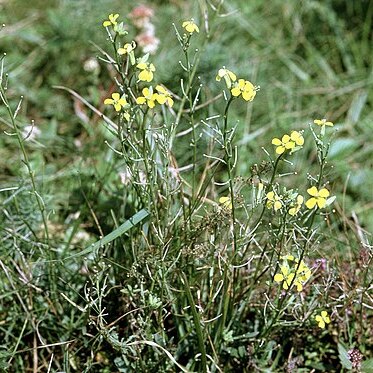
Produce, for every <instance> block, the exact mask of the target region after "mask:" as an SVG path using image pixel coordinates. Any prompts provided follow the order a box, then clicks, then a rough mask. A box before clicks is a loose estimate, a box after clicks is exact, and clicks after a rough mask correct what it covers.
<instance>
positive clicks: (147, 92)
mask: <svg viewBox="0 0 373 373" xmlns="http://www.w3.org/2000/svg"><path fill="white" fill-rule="evenodd" d="M155 89H156V91H157V92H154V91H153V87H151V86H150V87H149V88H148V87H145V88H144V89H143V90H142V94H143V96H140V97H137V99H136V103H138V104H139V105H144V104H146V105H147V106H148V107H149V108H150V109H152V108H153V107H154V106H155V105H156V103H158V104H160V105H163V104H165V103H167V105H168V106H169V107H172V105H173V104H174V101H173V99H172V97H171V94H170V92H169V91H167V90H166V89H165V88H164V87H162V86H161V85H157V86H156V87H155Z"/></svg>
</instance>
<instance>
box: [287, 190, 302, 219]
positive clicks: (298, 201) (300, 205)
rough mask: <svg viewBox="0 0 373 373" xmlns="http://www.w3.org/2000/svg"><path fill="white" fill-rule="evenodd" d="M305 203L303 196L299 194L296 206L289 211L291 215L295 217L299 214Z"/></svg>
mask: <svg viewBox="0 0 373 373" xmlns="http://www.w3.org/2000/svg"><path fill="white" fill-rule="evenodd" d="M303 201H304V198H303V196H301V195H300V194H298V195H297V199H296V201H295V205H294V206H293V207H291V208H290V209H289V214H290V215H291V216H294V215H296V214H298V212H299V210H300V208H301V207H302V204H303Z"/></svg>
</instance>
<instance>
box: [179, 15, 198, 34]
mask: <svg viewBox="0 0 373 373" xmlns="http://www.w3.org/2000/svg"><path fill="white" fill-rule="evenodd" d="M182 27H183V28H184V29H185V30H186V31H187V32H189V34H193V32H199V28H198V26H197V25H196V24H195V23H194V19H193V18H192V19H191V20H190V21H184V22H183V24H182Z"/></svg>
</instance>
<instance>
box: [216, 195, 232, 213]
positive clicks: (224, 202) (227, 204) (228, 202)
mask: <svg viewBox="0 0 373 373" xmlns="http://www.w3.org/2000/svg"><path fill="white" fill-rule="evenodd" d="M219 203H221V204H222V205H223V206H224V207H227V208H229V209H230V210H232V208H233V204H232V200H231V197H220V198H219Z"/></svg>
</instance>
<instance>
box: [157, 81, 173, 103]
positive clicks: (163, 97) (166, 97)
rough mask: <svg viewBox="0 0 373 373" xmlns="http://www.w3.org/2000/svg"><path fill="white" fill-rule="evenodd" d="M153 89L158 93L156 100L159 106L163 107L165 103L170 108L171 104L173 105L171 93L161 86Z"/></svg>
mask: <svg viewBox="0 0 373 373" xmlns="http://www.w3.org/2000/svg"><path fill="white" fill-rule="evenodd" d="M155 89H156V90H157V92H158V94H157V97H156V100H157V101H158V102H159V103H160V104H161V105H163V104H165V103H166V102H167V105H168V106H169V107H172V106H173V104H174V100H173V99H172V96H171V93H170V92H169V91H168V90H167V89H166V88H164V87H162V86H161V85H157V86H156V87H155Z"/></svg>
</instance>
